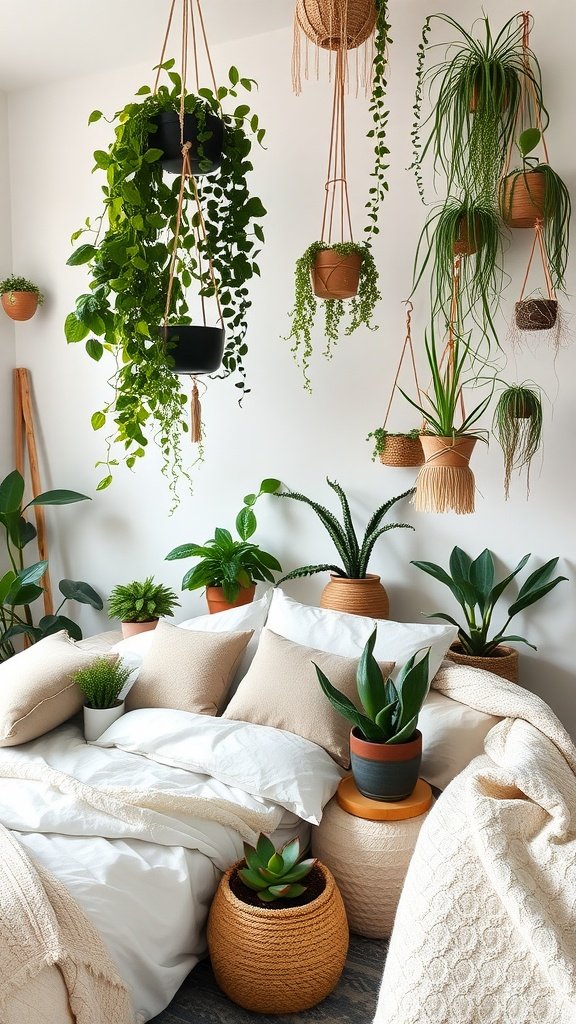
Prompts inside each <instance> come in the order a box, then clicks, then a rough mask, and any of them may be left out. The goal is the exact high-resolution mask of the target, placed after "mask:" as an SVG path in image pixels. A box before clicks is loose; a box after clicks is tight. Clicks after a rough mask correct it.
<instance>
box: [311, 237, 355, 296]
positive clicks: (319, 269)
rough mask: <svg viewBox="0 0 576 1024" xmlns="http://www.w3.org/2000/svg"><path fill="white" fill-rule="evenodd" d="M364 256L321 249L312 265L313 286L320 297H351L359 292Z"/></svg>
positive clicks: (315, 293)
mask: <svg viewBox="0 0 576 1024" xmlns="http://www.w3.org/2000/svg"><path fill="white" fill-rule="evenodd" d="M361 266H362V257H361V256H360V255H358V253H355V252H353V253H350V254H349V255H348V256H343V255H342V254H341V253H338V252H336V250H335V249H321V250H320V252H319V253H317V255H316V257H315V259H314V266H313V267H312V288H313V291H314V295H316V296H317V297H318V298H319V299H351V298H353V296H354V295H356V294H357V292H358V284H359V281H360V268H361Z"/></svg>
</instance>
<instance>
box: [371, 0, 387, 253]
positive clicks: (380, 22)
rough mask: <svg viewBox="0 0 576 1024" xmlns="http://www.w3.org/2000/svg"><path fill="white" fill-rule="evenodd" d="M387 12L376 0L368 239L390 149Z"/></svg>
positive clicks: (377, 210)
mask: <svg viewBox="0 0 576 1024" xmlns="http://www.w3.org/2000/svg"><path fill="white" fill-rule="evenodd" d="M388 16H389V15H388V0H376V25H375V31H374V59H373V62H372V89H371V92H370V114H371V117H372V126H371V128H370V129H369V131H368V138H369V139H370V140H371V141H372V143H373V146H374V169H373V170H372V172H371V175H370V176H371V178H372V179H373V182H372V185H371V186H370V189H369V195H368V202H367V203H366V210H367V217H368V224H367V225H366V227H365V228H364V233H365V235H366V236H367V238H368V240H369V241H370V240H371V239H372V238H374V236H375V235H378V234H379V233H380V228H379V227H378V221H379V219H380V209H381V206H382V202H383V201H384V197H385V196H386V193H387V191H388V181H387V179H386V171H387V170H388V166H389V165H388V157H389V155H390V150H389V149H388V147H387V146H386V128H387V124H388V117H389V111H388V110H387V109H386V89H387V87H388V83H387V80H386V75H387V67H388V47H389V45H390V43H391V42H392V39H391V37H390V23H389V21H388Z"/></svg>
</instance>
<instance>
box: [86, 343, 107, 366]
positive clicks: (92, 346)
mask: <svg viewBox="0 0 576 1024" xmlns="http://www.w3.org/2000/svg"><path fill="white" fill-rule="evenodd" d="M86 351H87V353H88V355H89V356H90V359H93V360H94V361H95V362H96V363H98V362H99V361H100V360H101V359H102V356H103V354H104V346H103V345H102V342H100V341H97V340H96V338H89V339H88V341H87V342H86Z"/></svg>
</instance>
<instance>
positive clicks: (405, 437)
mask: <svg viewBox="0 0 576 1024" xmlns="http://www.w3.org/2000/svg"><path fill="white" fill-rule="evenodd" d="M371 437H373V438H374V451H373V453H372V462H376V459H380V462H381V463H382V465H383V466H393V467H395V468H398V469H409V468H411V467H412V466H421V465H422V463H423V462H424V452H423V450H422V442H421V439H420V431H419V430H418V429H417V428H416V429H414V430H409V431H408V433H407V434H401V433H396V432H393V431H391V430H385V429H384V427H376V430H371V431H370V433H369V434H368V436H367V438H366V440H367V441H369V440H370V438H371Z"/></svg>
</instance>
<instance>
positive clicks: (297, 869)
mask: <svg viewBox="0 0 576 1024" xmlns="http://www.w3.org/2000/svg"><path fill="white" fill-rule="evenodd" d="M244 859H245V861H246V867H244V868H240V869H239V871H238V876H239V877H240V879H241V880H242V881H243V882H244V885H247V886H248V888H249V889H253V890H254V891H255V892H257V893H258V898H259V899H261V900H262V902H263V903H273V902H274V900H280V899H296V897H298V896H301V895H302V893H304V892H306V886H305V885H300V884H299V883H300V881H301V879H302V878H305V877H306V875H308V874H309V873H310V871H311V870H312V868H313V867H314V865H315V863H316V860H315V858H314V857H311V858H310V859H309V860H300V840H299V839H298V837H296V839H291V840H290V841H289V842H287V843H285V844H284V846H283V847H282V848H281V849H280V850H276V847H275V846H274V843H272V842H271V841H270V839H268V838H267V837H266V836H265V835H264V833H263V832H261V833H260V835H259V836H258V842H257V844H256V848H254V847H253V846H250V844H249V843H244Z"/></svg>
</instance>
